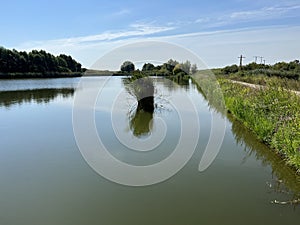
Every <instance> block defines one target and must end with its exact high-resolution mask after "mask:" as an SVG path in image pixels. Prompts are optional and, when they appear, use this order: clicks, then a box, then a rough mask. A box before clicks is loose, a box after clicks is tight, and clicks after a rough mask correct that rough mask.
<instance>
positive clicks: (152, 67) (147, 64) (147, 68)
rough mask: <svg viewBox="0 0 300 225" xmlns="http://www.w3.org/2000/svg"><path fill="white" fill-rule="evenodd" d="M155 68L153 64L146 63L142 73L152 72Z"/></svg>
mask: <svg viewBox="0 0 300 225" xmlns="http://www.w3.org/2000/svg"><path fill="white" fill-rule="evenodd" d="M154 68H155V66H154V65H153V64H151V63H145V64H144V65H143V68H142V71H151V70H153V69H154Z"/></svg>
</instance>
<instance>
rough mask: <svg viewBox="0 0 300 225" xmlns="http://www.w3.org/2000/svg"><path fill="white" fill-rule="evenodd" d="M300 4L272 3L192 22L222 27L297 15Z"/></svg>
mask: <svg viewBox="0 0 300 225" xmlns="http://www.w3.org/2000/svg"><path fill="white" fill-rule="evenodd" d="M299 15H300V4H292V5H274V6H268V7H263V8H258V9H256V10H248V11H235V12H231V13H228V14H225V15H224V14H223V15H219V16H218V15H214V16H211V17H202V18H198V19H196V20H195V21H194V24H201V26H202V27H203V28H214V27H222V26H226V25H230V24H239V23H243V22H255V21H264V20H270V19H282V18H287V17H299Z"/></svg>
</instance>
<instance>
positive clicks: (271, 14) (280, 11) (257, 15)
mask: <svg viewBox="0 0 300 225" xmlns="http://www.w3.org/2000/svg"><path fill="white" fill-rule="evenodd" d="M297 9H300V5H291V6H272V7H264V8H261V9H258V10H251V11H240V12H233V13H232V14H231V15H230V18H231V19H235V20H240V19H242V20H253V19H254V20H259V19H266V18H277V17H280V16H282V15H284V14H288V13H289V12H291V11H293V10H297Z"/></svg>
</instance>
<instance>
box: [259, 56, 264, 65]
mask: <svg viewBox="0 0 300 225" xmlns="http://www.w3.org/2000/svg"><path fill="white" fill-rule="evenodd" d="M259 58H260V64H262V62H263V58H264V57H262V56H260V57H259Z"/></svg>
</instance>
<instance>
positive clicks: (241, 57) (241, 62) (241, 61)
mask: <svg viewBox="0 0 300 225" xmlns="http://www.w3.org/2000/svg"><path fill="white" fill-rule="evenodd" d="M238 58H239V59H240V68H242V66H243V59H244V58H246V57H244V56H243V55H241V56H240V57H238Z"/></svg>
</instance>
